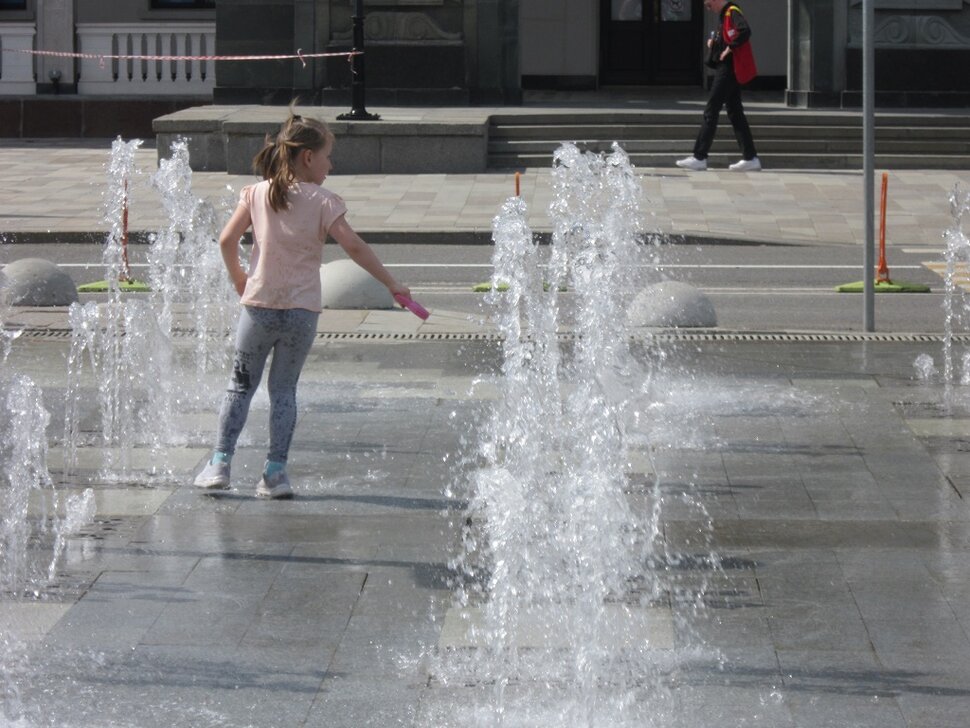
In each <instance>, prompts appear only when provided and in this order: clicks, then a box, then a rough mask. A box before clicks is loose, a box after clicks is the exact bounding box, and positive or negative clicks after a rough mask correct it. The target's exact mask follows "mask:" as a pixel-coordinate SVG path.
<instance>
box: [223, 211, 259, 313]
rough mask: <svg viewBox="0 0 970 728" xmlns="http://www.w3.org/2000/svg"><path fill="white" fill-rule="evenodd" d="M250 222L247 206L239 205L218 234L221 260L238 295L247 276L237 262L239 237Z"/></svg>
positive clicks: (243, 286)
mask: <svg viewBox="0 0 970 728" xmlns="http://www.w3.org/2000/svg"><path fill="white" fill-rule="evenodd" d="M251 224H252V219H251V217H250V215H249V208H247V207H243V206H242V205H239V206H238V207H237V208H236V210H235V212H233V213H232V217H230V218H229V222H227V223H226V226H225V227H224V228H222V233H221V234H220V235H219V249H220V250H221V251H222V261H223V262H224V263H225V264H226V270H227V271H228V272H229V279H230V280H231V281H232V284H233V285H234V286H235V287H236V293H238V294H239V295H240V296H241V295H242V294H243V291H244V290H246V280H247V279H248V276H247V275H246V271H244V270H243V267H242V265H241V264H240V262H239V238H241V237H242V236H243V233H245V232H246V231H247V230H248V229H249V226H250V225H251Z"/></svg>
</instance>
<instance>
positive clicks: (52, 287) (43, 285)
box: [0, 258, 78, 306]
mask: <svg viewBox="0 0 970 728" xmlns="http://www.w3.org/2000/svg"><path fill="white" fill-rule="evenodd" d="M3 275H4V277H5V278H6V282H5V286H4V287H3V288H2V290H0V296H2V298H3V301H4V303H6V304H7V305H8V306H70V305H71V304H72V303H76V302H77V300H78V297H77V286H75V285H74V281H73V280H71V277H70V276H69V275H68V274H67V273H65V272H64V271H63V270H61V269H60V268H58V267H57V266H56V265H55V264H54V263H51V262H50V261H49V260H45V259H44V258H21V259H20V260H15V261H13V262H12V263H8V264H7V265H6V266H4V268H3Z"/></svg>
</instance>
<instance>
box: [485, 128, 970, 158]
mask: <svg viewBox="0 0 970 728" xmlns="http://www.w3.org/2000/svg"><path fill="white" fill-rule="evenodd" d="M754 139H755V142H756V144H757V147H758V150H759V153H761V154H767V153H791V154H860V155H861V154H862V139H792V138H777V137H770V136H763V135H759V134H757V133H755V134H754ZM566 140H567V141H571V142H575V143H576V144H578V145H580V146H581V147H582V148H583V149H588V150H590V151H593V152H608V151H610V149H611V147H612V144H613V142H614V141H617V142H619V144H620V146H622V147H623V149H624V150H625V151H626V152H627V153H628V154H634V153H642V154H670V153H674V154H676V153H678V152H684V151H685V150H686V151H690V150H691V149H692V148H693V146H694V138H693V136H690V137H686V136H685V137H677V138H670V139H642V138H628V137H606V138H602V137H600V138H592V139H589V138H587V139H584V138H578V139H576V138H567V139H566ZM561 143H562V142H561V141H559V140H551V139H550V140H540V139H526V140H516V139H503V140H494V141H490V142H489V145H488V153H489V157H490V158H491V157H492V156H494V155H502V154H543V153H545V154H551V153H552V152H553V150H555V149H556V148H557V147H558V146H559V144H561ZM712 149H713V151H714V152H718V151H723V152H728V151H730V150H732V149H737V144H736V142H735V141H734V137H733V135H730V134H724V133H719V134H718V138H717V139H716V140H715V142H714V145H713V147H712ZM876 153H877V154H883V155H887V154H888V155H900V154H923V155H933V156H941V157H942V156H948V155H953V154H970V139H963V140H961V141H952V140H936V139H899V140H884V139H877V140H876Z"/></svg>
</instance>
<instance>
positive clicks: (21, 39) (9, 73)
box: [0, 23, 37, 94]
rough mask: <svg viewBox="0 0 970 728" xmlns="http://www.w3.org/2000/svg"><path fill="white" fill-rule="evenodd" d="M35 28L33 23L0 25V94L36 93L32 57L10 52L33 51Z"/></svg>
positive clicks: (26, 54)
mask: <svg viewBox="0 0 970 728" xmlns="http://www.w3.org/2000/svg"><path fill="white" fill-rule="evenodd" d="M36 34H37V28H36V27H35V25H34V24H33V23H2V24H0V48H2V49H3V52H0V94H34V93H37V81H36V79H35V77H34V57H33V56H31V55H30V54H28V53H11V52H10V51H31V50H33V49H34V36H35V35H36Z"/></svg>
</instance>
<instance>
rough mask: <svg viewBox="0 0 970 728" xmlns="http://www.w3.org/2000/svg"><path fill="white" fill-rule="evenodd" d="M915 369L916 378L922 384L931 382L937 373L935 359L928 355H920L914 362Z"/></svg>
mask: <svg viewBox="0 0 970 728" xmlns="http://www.w3.org/2000/svg"><path fill="white" fill-rule="evenodd" d="M913 369H915V370H916V376H917V378H918V379H919V380H920V381H921V382H929V381H930V380H932V379H933V376H934V375H935V374H936V373H937V369H936V363H935V362H934V361H933V357H932V356H930V355H929V354H926V353H923V354H920V355H919V356H917V357H916V359H914V360H913Z"/></svg>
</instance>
